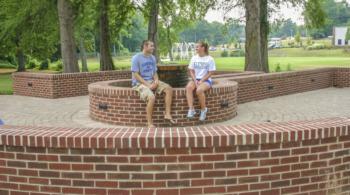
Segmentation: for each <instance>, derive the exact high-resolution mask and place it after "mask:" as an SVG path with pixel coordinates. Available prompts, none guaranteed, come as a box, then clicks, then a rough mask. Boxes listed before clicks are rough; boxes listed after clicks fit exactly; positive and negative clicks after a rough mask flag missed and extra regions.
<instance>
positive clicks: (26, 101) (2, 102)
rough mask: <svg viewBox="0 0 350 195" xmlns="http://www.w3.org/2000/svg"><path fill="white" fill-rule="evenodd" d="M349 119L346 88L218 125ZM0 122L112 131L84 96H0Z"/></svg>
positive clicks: (269, 102) (247, 112) (275, 102)
mask: <svg viewBox="0 0 350 195" xmlns="http://www.w3.org/2000/svg"><path fill="white" fill-rule="evenodd" d="M337 116H340V117H341V116H347V117H350V88H344V89H337V88H328V89H322V90H317V91H310V92H306V93H300V94H294V95H288V96H281V97H276V98H270V99H265V100H261V101H256V102H249V103H245V104H240V105H239V106H238V116H237V117H235V118H234V119H232V120H230V121H226V122H223V123H222V124H243V123H257V122H266V121H273V122H275V121H295V120H309V119H318V118H325V117H337ZM0 118H1V119H2V120H3V121H4V123H5V124H8V125H29V126H61V127H113V126H112V125H108V124H103V123H99V122H95V121H93V120H91V119H90V118H89V98H88V96H81V97H73V98H63V99H53V100H52V99H42V98H33V97H24V96H8V95H2V96H0Z"/></svg>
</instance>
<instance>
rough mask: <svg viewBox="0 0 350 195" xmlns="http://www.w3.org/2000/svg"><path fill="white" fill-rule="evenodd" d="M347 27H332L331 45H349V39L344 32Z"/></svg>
mask: <svg viewBox="0 0 350 195" xmlns="http://www.w3.org/2000/svg"><path fill="white" fill-rule="evenodd" d="M347 32H348V27H334V28H333V45H335V46H345V45H350V40H346V33H347Z"/></svg>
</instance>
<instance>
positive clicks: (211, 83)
mask: <svg viewBox="0 0 350 195" xmlns="http://www.w3.org/2000/svg"><path fill="white" fill-rule="evenodd" d="M196 80H197V81H200V80H201V79H196ZM204 82H206V83H208V85H209V87H212V86H213V82H212V81H211V80H205V81H204Z"/></svg>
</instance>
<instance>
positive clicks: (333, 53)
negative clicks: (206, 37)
mask: <svg viewBox="0 0 350 195" xmlns="http://www.w3.org/2000/svg"><path fill="white" fill-rule="evenodd" d="M211 55H212V56H213V57H214V59H215V62H216V66H217V70H238V71H242V70H243V69H244V57H220V52H219V51H216V52H212V53H211ZM269 56H270V57H269V64H270V71H271V72H274V71H275V69H276V66H280V68H281V69H282V71H287V70H288V68H287V67H289V68H290V69H291V70H302V69H309V68H320V67H350V52H344V50H343V49H323V50H311V51H309V50H304V49H303V48H282V49H273V50H270V51H269ZM130 61H131V56H125V57H118V58H114V63H115V66H116V68H117V69H129V68H130V64H131V62H130ZM171 63H175V64H188V60H184V61H175V62H171ZM88 68H89V71H98V70H99V60H98V59H97V58H90V59H88ZM50 69H51V70H48V71H45V72H52V70H55V65H54V64H52V65H50ZM13 71H14V69H0V94H11V93H12V81H11V76H10V73H11V72H13ZM28 71H33V70H28ZM6 73H7V74H6Z"/></svg>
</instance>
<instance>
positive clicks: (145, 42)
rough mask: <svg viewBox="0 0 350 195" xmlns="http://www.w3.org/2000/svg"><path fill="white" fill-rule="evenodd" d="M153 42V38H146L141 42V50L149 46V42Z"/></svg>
mask: <svg viewBox="0 0 350 195" xmlns="http://www.w3.org/2000/svg"><path fill="white" fill-rule="evenodd" d="M150 43H153V42H152V41H151V40H144V41H142V44H141V51H143V47H145V46H148V44H150Z"/></svg>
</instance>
